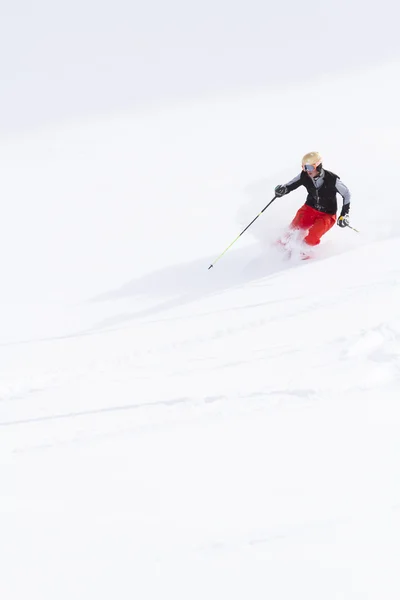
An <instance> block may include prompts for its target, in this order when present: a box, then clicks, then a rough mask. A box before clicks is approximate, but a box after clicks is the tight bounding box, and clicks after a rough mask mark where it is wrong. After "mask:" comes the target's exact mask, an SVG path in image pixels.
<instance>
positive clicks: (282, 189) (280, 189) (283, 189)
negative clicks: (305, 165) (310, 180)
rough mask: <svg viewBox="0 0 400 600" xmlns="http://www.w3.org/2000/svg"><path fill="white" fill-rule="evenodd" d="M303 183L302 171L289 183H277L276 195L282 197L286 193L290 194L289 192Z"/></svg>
mask: <svg viewBox="0 0 400 600" xmlns="http://www.w3.org/2000/svg"><path fill="white" fill-rule="evenodd" d="M301 185H302V183H301V173H300V174H299V175H296V177H295V178H294V179H292V180H291V181H289V183H285V185H277V186H276V188H275V195H276V196H277V197H278V198H280V197H281V196H284V195H285V194H289V192H293V190H296V189H297V188H298V187H300V186H301Z"/></svg>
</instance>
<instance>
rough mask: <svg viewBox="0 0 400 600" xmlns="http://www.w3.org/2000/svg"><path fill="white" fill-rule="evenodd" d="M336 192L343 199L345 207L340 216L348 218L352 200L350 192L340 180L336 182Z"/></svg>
mask: <svg viewBox="0 0 400 600" xmlns="http://www.w3.org/2000/svg"><path fill="white" fill-rule="evenodd" d="M336 191H337V192H338V193H339V194H340V195H341V196H342V198H343V207H342V212H341V213H340V216H341V217H346V216H348V214H349V211H350V198H351V194H350V190H349V188H348V187H347V186H346V185H345V184H344V183H343V181H340V179H338V180H337V181H336Z"/></svg>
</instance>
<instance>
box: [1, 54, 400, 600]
mask: <svg viewBox="0 0 400 600" xmlns="http://www.w3.org/2000/svg"><path fill="white" fill-rule="evenodd" d="M397 79H398V66H397V65H396V64H391V65H387V66H384V67H380V68H376V69H375V70H369V71H368V72H365V73H358V74H349V75H347V76H341V77H340V78H339V77H338V78H336V79H326V80H325V79H323V78H322V79H321V81H319V82H318V84H315V87H314V89H310V87H308V88H307V89H302V88H300V87H293V88H291V89H290V90H289V89H276V90H270V91H268V90H266V91H265V92H264V93H260V94H257V95H255V94H253V95H251V94H243V95H242V96H238V97H235V98H220V99H219V100H218V101H217V100H211V99H210V101H209V102H206V101H204V102H202V103H201V104H195V103H193V104H191V105H190V104H185V105H181V106H177V107H176V108H169V109H165V110H164V111H159V112H157V113H150V112H149V113H147V114H141V115H135V116H130V115H126V116H124V117H121V116H119V117H115V118H113V119H110V120H108V121H106V122H100V121H98V122H97V121H95V120H94V121H93V122H92V123H85V124H79V123H75V124H70V125H69V126H65V127H64V128H59V129H56V130H52V129H49V130H45V131H41V132H38V133H37V134H35V135H33V134H32V135H31V136H30V137H24V136H20V137H15V138H13V139H10V140H8V141H7V142H4V143H3V145H2V146H1V147H0V164H1V165H2V169H3V173H2V184H1V185H2V190H1V194H2V197H3V198H6V199H7V201H5V202H3V206H2V209H3V210H2V212H3V214H2V220H1V228H2V231H1V236H0V246H1V255H2V256H3V260H2V263H1V271H2V272H1V276H2V295H1V314H0V326H1V331H0V344H1V345H0V400H1V401H0V482H1V483H0V485H1V488H0V526H1V536H0V569H1V573H0V574H1V577H0V592H1V596H2V597H4V598H7V599H10V600H14V599H17V598H18V599H20V598H26V597H29V598H34V599H40V600H47V599H54V598H57V599H61V600H64V599H67V598H68V599H70V598H89V597H90V598H94V597H96V598H110V597H113V598H120V599H125V598H133V597H134V598H141V599H142V598H143V599H150V598H151V599H154V598H174V599H177V598H179V599H180V598H182V599H183V598H185V599H186V598H191V599H199V600H200V599H203V598H208V599H210V598H213V599H214V598H215V599H217V598H218V599H219V598H221V597H226V598H232V599H233V598H235V599H236V598H237V599H242V598H252V599H253V598H254V599H261V598H263V599H264V598H266V597H271V598H274V599H285V600H287V599H292V598H304V599H307V600H314V599H315V600H317V599H320V598H324V599H328V600H329V599H339V598H340V599H341V600H343V599H346V600H347V599H349V600H350V599H352V600H353V599H355V598H356V599H358V598H359V599H361V598H362V599H365V598H368V600H370V599H375V598H376V599H378V598H379V599H380V598H383V597H384V598H389V599H392V598H393V599H395V598H396V599H397V598H398V597H399V594H400V584H399V578H398V565H399V560H400V556H399V554H400V542H399V539H400V460H399V459H400V442H399V436H398V431H399V425H400V409H399V407H398V398H399V378H400V317H399V310H398V307H399V302H400V266H399V264H398V256H399V251H400V240H399V236H398V228H399V224H400V212H399V208H398V206H399V204H398V202H397V198H396V196H395V195H394V194H395V193H394V192H393V191H392V190H393V189H394V190H395V189H396V187H393V186H394V184H395V182H396V176H397V162H398V160H399V158H400V148H398V128H399V119H398V112H397V106H398V88H397V85H398V84H397ZM344 89H345V90H346V94H343V90H344ZM312 92H313V94H314V96H313V97H317V98H318V101H319V102H318V104H319V106H322V107H323V109H318V111H317V119H316V123H315V122H314V123H313V126H312V127H310V122H309V120H308V119H307V118H305V115H307V114H309V113H307V110H309V107H310V94H311V93H312ZM312 149H318V150H319V151H321V152H322V153H323V154H324V156H325V164H326V165H327V167H328V168H331V169H332V170H334V171H337V172H339V173H340V175H341V177H342V179H343V180H344V181H345V182H346V183H347V184H348V185H349V187H350V188H351V190H352V192H353V204H352V220H353V224H354V226H355V227H357V228H359V229H360V231H361V233H360V234H359V235H357V234H355V233H354V232H352V231H350V230H343V231H342V230H339V228H337V227H335V228H334V229H333V230H331V231H330V232H329V233H328V234H327V236H326V238H325V239H324V242H323V244H321V247H320V248H319V249H318V255H317V257H316V260H314V261H308V262H303V263H298V262H296V261H294V262H287V261H286V262H285V261H283V260H282V258H281V257H280V256H279V255H277V254H276V253H275V252H274V250H273V249H272V248H271V243H272V242H273V241H274V240H275V239H276V236H277V235H279V233H280V231H282V229H283V228H284V226H285V225H286V224H287V223H288V221H289V220H290V218H291V217H292V215H293V213H294V211H295V210H296V208H297V207H298V206H299V205H300V203H301V202H302V200H303V193H302V192H301V190H299V191H298V192H296V193H293V194H291V195H290V196H289V197H286V198H284V199H281V200H279V201H276V202H275V203H274V204H273V205H271V207H270V208H269V209H268V210H267V211H266V212H265V213H264V214H263V216H262V217H260V219H258V221H257V222H256V223H255V224H254V226H253V227H252V228H251V229H250V230H249V231H248V232H246V234H245V236H243V237H242V238H241V239H240V240H239V241H238V242H237V243H236V244H235V246H233V248H232V249H231V250H230V251H229V252H228V253H227V254H226V255H225V256H224V257H223V258H222V259H221V261H219V262H218V263H217V265H216V266H215V268H214V269H212V270H211V271H208V270H207V267H208V265H209V264H210V262H212V261H213V260H214V259H215V258H216V256H218V255H219V253H220V252H222V250H223V249H224V248H225V247H226V246H227V245H228V244H229V243H230V242H231V241H232V240H233V239H234V238H235V237H236V235H237V234H238V233H239V231H240V230H241V228H243V227H244V226H245V225H247V223H248V222H249V221H250V220H251V219H252V218H253V217H254V216H255V215H256V214H257V213H258V212H259V211H260V210H261V209H262V208H263V207H264V206H265V204H266V203H267V202H268V201H269V200H270V198H271V197H272V195H273V188H274V185H276V184H277V183H283V182H284V181H286V180H287V179H289V178H290V177H292V176H294V175H295V174H296V172H297V170H298V164H299V160H300V158H301V156H302V154H304V152H307V151H310V150H312Z"/></svg>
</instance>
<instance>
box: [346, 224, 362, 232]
mask: <svg viewBox="0 0 400 600" xmlns="http://www.w3.org/2000/svg"><path fill="white" fill-rule="evenodd" d="M346 227H349V229H352V230H353V231H355V232H356V233H360V232H359V231H358V229H356V228H355V227H352V226H351V225H346Z"/></svg>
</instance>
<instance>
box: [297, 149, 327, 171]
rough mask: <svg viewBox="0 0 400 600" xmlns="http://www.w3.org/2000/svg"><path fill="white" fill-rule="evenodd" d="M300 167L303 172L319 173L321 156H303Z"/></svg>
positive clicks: (316, 153)
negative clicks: (315, 171)
mask: <svg viewBox="0 0 400 600" xmlns="http://www.w3.org/2000/svg"><path fill="white" fill-rule="evenodd" d="M301 165H302V168H303V171H313V170H314V169H317V170H318V171H320V170H321V169H322V156H321V155H320V153H319V152H308V154H305V155H304V156H303V160H302V161H301ZM311 167H312V168H311Z"/></svg>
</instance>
